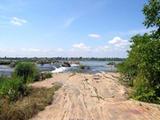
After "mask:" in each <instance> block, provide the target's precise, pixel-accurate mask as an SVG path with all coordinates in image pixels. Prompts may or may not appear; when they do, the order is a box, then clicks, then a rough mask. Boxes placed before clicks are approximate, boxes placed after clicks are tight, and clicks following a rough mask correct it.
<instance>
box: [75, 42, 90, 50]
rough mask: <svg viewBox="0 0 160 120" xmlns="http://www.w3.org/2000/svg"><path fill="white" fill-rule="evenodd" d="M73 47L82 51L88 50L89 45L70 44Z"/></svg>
mask: <svg viewBox="0 0 160 120" xmlns="http://www.w3.org/2000/svg"><path fill="white" fill-rule="evenodd" d="M72 47H73V48H74V49H79V50H83V51H90V47H89V46H87V45H85V44H84V43H79V44H74V45H73V46H72Z"/></svg>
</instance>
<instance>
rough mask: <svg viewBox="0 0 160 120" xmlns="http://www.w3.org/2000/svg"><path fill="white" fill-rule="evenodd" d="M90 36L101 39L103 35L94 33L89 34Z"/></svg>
mask: <svg viewBox="0 0 160 120" xmlns="http://www.w3.org/2000/svg"><path fill="white" fill-rule="evenodd" d="M88 37H91V38H94V39H100V38H101V35H99V34H95V33H92V34H89V35H88Z"/></svg>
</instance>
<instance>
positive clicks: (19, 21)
mask: <svg viewBox="0 0 160 120" xmlns="http://www.w3.org/2000/svg"><path fill="white" fill-rule="evenodd" d="M10 23H11V24H13V25H16V26H22V25H23V24H25V23H27V20H24V19H20V18H17V17H12V19H11V21H10Z"/></svg>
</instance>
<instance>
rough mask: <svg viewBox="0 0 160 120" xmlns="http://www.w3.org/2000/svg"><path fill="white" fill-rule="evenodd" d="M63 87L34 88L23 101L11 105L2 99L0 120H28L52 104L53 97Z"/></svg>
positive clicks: (0, 101)
mask: <svg viewBox="0 0 160 120" xmlns="http://www.w3.org/2000/svg"><path fill="white" fill-rule="evenodd" d="M60 86H61V85H55V86H53V87H52V88H48V89H47V88H32V89H31V92H30V93H29V94H28V95H27V96H26V97H24V98H23V99H21V100H18V101H16V102H13V103H12V104H10V103H9V102H8V101H7V100H6V99H3V100H2V99H0V120H28V119H30V118H31V117H33V116H34V115H35V114H37V113H38V112H39V111H41V110H43V109H44V108H45V106H47V105H49V104H51V102H52V100H53V95H54V93H55V91H56V90H58V89H59V88H60Z"/></svg>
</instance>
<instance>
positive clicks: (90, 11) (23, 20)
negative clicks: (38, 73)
mask: <svg viewBox="0 0 160 120" xmlns="http://www.w3.org/2000/svg"><path fill="white" fill-rule="evenodd" d="M146 2H147V0H0V57H4V56H7V57H57V56H59V57H81V56H82V57H121V58H122V57H127V52H126V51H127V50H128V49H129V46H130V42H129V41H130V38H131V37H132V36H133V35H135V34H138V33H139V34H143V33H145V32H148V31H150V30H148V29H146V28H145V27H144V25H143V21H144V15H143V13H142V9H143V6H144V4H145V3H146Z"/></svg>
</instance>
